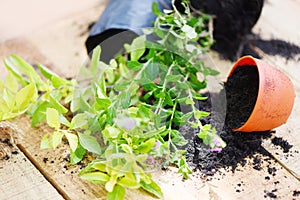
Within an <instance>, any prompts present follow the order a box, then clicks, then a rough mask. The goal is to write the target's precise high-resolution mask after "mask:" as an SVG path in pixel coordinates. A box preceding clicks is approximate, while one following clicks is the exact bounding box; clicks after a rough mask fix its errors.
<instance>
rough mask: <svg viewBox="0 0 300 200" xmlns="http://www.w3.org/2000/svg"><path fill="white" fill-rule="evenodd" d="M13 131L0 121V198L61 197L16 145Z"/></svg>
mask: <svg viewBox="0 0 300 200" xmlns="http://www.w3.org/2000/svg"><path fill="white" fill-rule="evenodd" d="M15 132H16V130H14V128H13V127H11V126H10V125H9V124H8V123H5V122H0V139H1V142H0V199H20V200H21V199H22V200H23V199H28V200H29V199H30V200H35V199H36V200H38V199H49V200H50V199H57V200H59V199H63V197H62V196H61V195H60V194H59V193H58V191H57V190H56V189H55V188H54V187H53V186H52V185H51V184H50V182H48V180H47V179H46V178H45V177H44V176H43V174H41V173H40V171H39V170H38V169H37V168H36V167H35V166H34V165H33V164H32V163H31V161H30V160H29V159H28V158H27V157H26V156H25V155H24V154H23V152H22V151H20V149H19V148H18V147H17V146H16V142H15V141H16V140H15V139H14V138H13V135H16V134H15Z"/></svg>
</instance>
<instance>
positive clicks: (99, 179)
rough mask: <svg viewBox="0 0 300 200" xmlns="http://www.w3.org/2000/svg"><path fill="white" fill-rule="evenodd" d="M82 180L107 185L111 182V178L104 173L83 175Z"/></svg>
mask: <svg viewBox="0 0 300 200" xmlns="http://www.w3.org/2000/svg"><path fill="white" fill-rule="evenodd" d="M80 178H81V179H83V180H86V181H89V182H92V183H96V184H105V183H106V182H107V181H109V176H108V175H107V174H106V173H103V172H90V173H86V174H81V175H80Z"/></svg>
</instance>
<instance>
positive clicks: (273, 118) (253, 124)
mask: <svg viewBox="0 0 300 200" xmlns="http://www.w3.org/2000/svg"><path fill="white" fill-rule="evenodd" d="M243 65H252V66H256V67H257V69H258V75H259V88H258V95H257V99H256V104H255V106H254V109H253V111H252V113H251V115H250V117H249V118H248V120H247V121H246V122H245V124H244V125H243V126H241V127H239V128H236V129H233V131H241V132H256V131H266V130H271V129H273V128H276V127H278V126H280V125H282V124H284V123H286V121H287V119H288V117H289V116H290V114H291V112H292V108H293V105H294V99H295V91H294V87H293V84H292V82H291V80H290V79H289V78H288V77H287V76H286V75H285V74H283V73H282V72H281V71H279V70H278V69H276V68H274V67H273V66H271V65H269V64H267V63H265V62H264V61H262V60H259V59H256V58H253V57H252V56H244V57H242V58H240V59H239V60H238V61H237V62H236V63H235V64H234V66H233V68H232V69H231V71H230V73H229V75H228V77H230V76H231V75H232V73H233V71H234V70H235V69H236V68H238V67H239V66H243Z"/></svg>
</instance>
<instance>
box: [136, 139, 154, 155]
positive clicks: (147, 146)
mask: <svg viewBox="0 0 300 200" xmlns="http://www.w3.org/2000/svg"><path fill="white" fill-rule="evenodd" d="M155 142H156V139H155V138H150V139H149V140H147V141H145V142H143V143H142V144H140V145H139V146H138V148H137V149H136V150H135V152H136V153H137V154H144V153H148V152H149V151H151V149H152V148H153V147H154V145H155Z"/></svg>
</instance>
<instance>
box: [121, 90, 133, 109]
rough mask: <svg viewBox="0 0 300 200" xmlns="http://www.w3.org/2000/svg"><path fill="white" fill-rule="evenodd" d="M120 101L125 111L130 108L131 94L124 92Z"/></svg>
mask: <svg viewBox="0 0 300 200" xmlns="http://www.w3.org/2000/svg"><path fill="white" fill-rule="evenodd" d="M120 101H121V105H122V108H123V109H126V108H128V107H129V106H130V102H131V99H130V94H129V92H126V91H124V92H122V93H121V94H120Z"/></svg>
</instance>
